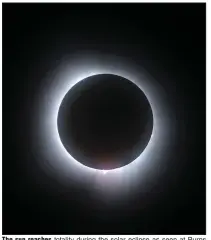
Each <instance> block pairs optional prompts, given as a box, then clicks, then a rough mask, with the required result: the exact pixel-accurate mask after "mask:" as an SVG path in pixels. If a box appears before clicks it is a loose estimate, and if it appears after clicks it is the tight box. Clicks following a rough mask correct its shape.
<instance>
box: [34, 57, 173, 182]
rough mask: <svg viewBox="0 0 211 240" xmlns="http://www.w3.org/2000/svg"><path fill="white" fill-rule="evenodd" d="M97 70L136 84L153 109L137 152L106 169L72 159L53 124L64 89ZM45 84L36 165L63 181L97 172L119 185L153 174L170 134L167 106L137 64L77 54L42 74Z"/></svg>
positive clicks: (94, 73)
mask: <svg viewBox="0 0 211 240" xmlns="http://www.w3.org/2000/svg"><path fill="white" fill-rule="evenodd" d="M97 74H114V75H118V76H121V77H124V78H126V79H128V80H130V81H131V82H133V83H134V84H136V85H137V86H138V87H139V88H140V89H141V90H142V91H143V93H144V94H145V96H146V97H147V99H148V101H149V104H150V106H151V108H152V113H153V130H152V135H151V138H150V140H149V142H148V145H147V146H146V148H145V149H144V151H143V152H142V153H141V155H140V156H139V157H138V158H136V159H135V160H134V161H132V162H131V163H130V164H128V165H126V166H123V167H121V168H117V169H113V170H112V169H111V170H107V171H104V170H100V169H93V168H90V167H87V166H85V165H83V164H82V163H80V162H78V161H77V160H75V159H74V158H73V157H72V156H71V155H70V154H69V153H68V152H67V150H66V149H65V147H64V146H63V144H62V142H61V140H60V136H59V132H58V127H57V117H58V112H59V107H60V105H61V102H62V100H63V98H64V97H65V95H66V93H67V92H68V91H69V90H70V89H71V88H72V87H73V86H74V85H75V84H76V83H78V82H79V81H81V80H83V79H85V78H87V77H90V76H93V75H97ZM46 85H47V88H46V89H47V90H46V89H44V90H43V98H40V103H39V108H38V109H39V116H40V124H39V133H40V134H39V144H40V145H39V153H40V154H41V156H42V159H43V158H44V159H45V161H44V163H43V162H42V163H41V162H40V165H41V166H42V167H43V168H44V169H45V170H46V171H47V172H48V173H50V172H51V173H52V174H53V175H54V176H56V177H57V179H60V180H62V179H63V180H62V181H63V182H64V181H65V182H67V181H68V179H70V178H71V179H74V180H76V178H78V179H79V178H81V176H82V174H83V176H84V178H83V179H79V180H80V181H84V180H85V179H86V181H87V178H92V177H93V176H98V175H99V174H100V176H104V177H106V176H108V175H109V178H110V179H112V178H115V181H116V182H118V184H120V185H122V184H125V183H131V182H132V181H135V180H136V178H137V177H138V176H139V177H140V176H141V177H143V178H144V176H145V175H146V174H148V173H149V172H151V174H153V170H152V166H153V165H155V164H158V162H159V164H161V163H162V161H164V160H163V158H162V156H163V154H164V152H165V149H166V148H167V147H168V148H169V145H167V144H166V142H168V143H170V140H169V135H170V134H171V133H170V123H169V120H168V119H169V118H168V114H169V112H168V108H167V106H166V102H165V99H164V98H162V96H163V95H164V94H163V92H162V88H160V87H159V85H156V82H155V81H154V80H153V78H152V77H150V76H149V75H148V74H147V73H146V72H145V71H144V70H143V69H141V70H140V66H137V67H136V66H135V64H130V63H128V61H125V60H123V59H122V58H118V57H113V56H100V55H97V54H95V55H94V54H91V55H90V54H89V55H82V56H81V55H77V56H74V57H71V59H70V60H69V59H67V60H66V61H65V60H64V61H61V65H60V66H59V67H58V68H57V69H56V70H54V71H52V72H51V73H50V75H49V76H48V77H47V78H46ZM165 154H166V153H165ZM123 175H124V180H122V177H123ZM117 179H119V180H118V181H117ZM96 181H97V180H96ZM98 184H99V181H98Z"/></svg>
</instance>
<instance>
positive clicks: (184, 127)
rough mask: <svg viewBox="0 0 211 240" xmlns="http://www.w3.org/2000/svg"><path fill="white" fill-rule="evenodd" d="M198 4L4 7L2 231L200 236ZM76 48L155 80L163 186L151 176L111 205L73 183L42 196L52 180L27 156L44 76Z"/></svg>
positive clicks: (201, 38) (201, 45)
mask: <svg viewBox="0 0 211 240" xmlns="http://www.w3.org/2000/svg"><path fill="white" fill-rule="evenodd" d="M205 10H206V5H205V4H196V3H192V4H178V3H177V4H173V3H172V4H9V3H7V4H3V233H4V234H204V233H205V230H206V228H205V196H206V192H205V189H206V184H205V179H206V176H205V173H206V171H205V170H206V169H205V166H206V161H205V104H206V103H205V29H206V24H205V19H206V16H205ZM77 50H80V51H83V50H91V51H94V50H97V51H98V52H102V53H111V54H113V55H117V56H123V57H126V58H128V59H133V61H135V62H136V63H137V64H140V66H142V67H144V68H145V69H146V70H147V71H148V72H149V73H150V74H151V75H152V76H153V77H154V78H155V79H156V80H157V81H158V82H159V84H160V85H161V86H162V88H163V89H164V91H165V92H166V94H167V101H168V102H169V104H170V106H171V110H172V111H173V112H174V114H175V121H176V123H177V127H178V137H177V144H176V146H175V149H176V150H175V151H174V152H172V153H171V155H170V157H169V166H168V168H169V171H168V173H166V175H165V176H164V181H162V184H164V183H165V186H163V185H162V186H161V183H160V182H157V183H156V184H155V187H154V188H153V189H150V191H149V192H148V194H146V195H144V196H143V195H142V194H141V192H137V193H136V194H135V195H134V196H133V197H132V198H131V199H130V201H125V202H124V203H121V204H120V205H119V206H116V207H115V208H109V207H107V206H104V205H103V203H101V202H100V200H99V202H98V204H97V205H95V204H93V202H94V201H96V199H92V197H91V196H90V195H89V191H86V190H84V189H82V188H80V187H79V186H77V185H75V186H73V187H72V189H68V190H66V189H65V187H59V189H60V191H59V192H58V191H57V192H53V191H52V192H51V193H49V192H48V191H46V190H45V189H46V188H48V186H49V185H54V184H55V185H57V183H56V181H55V182H54V180H53V179H51V178H49V177H48V176H47V175H45V173H43V172H42V170H41V169H39V166H38V165H36V163H35V161H34V158H33V155H32V151H33V144H32V142H33V136H32V131H31V129H32V127H34V126H32V120H33V121H36V119H37V117H38V116H37V115H36V114H35V113H34V106H35V105H36V101H37V99H38V98H39V90H40V88H42V87H45V83H44V82H43V78H44V77H45V74H46V73H47V72H48V71H49V70H50V69H51V68H52V67H53V66H56V65H57V63H58V61H59V60H60V59H61V58H62V57H63V56H64V55H65V54H67V53H68V54H71V53H74V52H75V51H77ZM167 79H168V81H167ZM169 79H170V81H169ZM171 158H172V159H177V160H178V162H175V161H173V162H174V164H170V162H171ZM28 166H30V167H31V168H32V169H33V171H34V172H36V173H37V175H38V176H40V179H41V181H39V184H38V183H37V184H36V183H35V182H34V181H33V180H32V178H31V176H30V175H31V173H30V171H28V169H29V168H28ZM41 182H42V185H40V183H41ZM163 182H164V183H163ZM157 196H161V197H159V198H158V197H157ZM153 198H156V199H157V201H154V202H153V204H151V202H152V201H151V199H153ZM143 202H147V203H149V204H147V207H146V208H143V207H142V203H143Z"/></svg>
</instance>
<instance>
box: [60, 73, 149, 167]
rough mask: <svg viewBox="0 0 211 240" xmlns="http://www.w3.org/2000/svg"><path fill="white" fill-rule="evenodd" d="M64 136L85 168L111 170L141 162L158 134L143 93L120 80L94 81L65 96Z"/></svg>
mask: <svg viewBox="0 0 211 240" xmlns="http://www.w3.org/2000/svg"><path fill="white" fill-rule="evenodd" d="M57 124H58V132H59V136H60V139H61V142H62V143H63V145H64V147H65V148H66V150H67V151H68V153H69V154H70V155H71V156H72V157H73V158H75V159H76V160H77V161H79V162H80V163H82V164H83V165H85V166H88V167H91V168H95V169H103V170H111V169H115V168H120V167H123V166H125V165H127V164H129V163H131V162H132V161H133V160H135V159H136V158H137V157H138V156H139V155H140V154H141V153H142V151H143V150H144V149H145V147H146V146H147V144H148V142H149V140H150V137H151V134H152V129H153V115H152V109H151V106H150V104H149V102H148V100H147V98H146V96H145V94H144V93H143V92H142V90H141V89H140V88H139V87H138V86H137V85H136V84H134V83H132V82H131V81H130V80H128V79H126V78H123V77H121V76H117V75H114V74H98V75H94V76H89V77H87V78H85V79H83V80H81V81H80V82H78V83H77V84H75V85H74V86H73V87H72V88H71V89H70V90H69V91H68V92H67V94H66V95H65V96H64V98H63V100H62V103H61V105H60V108H59V112H58V119H57Z"/></svg>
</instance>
